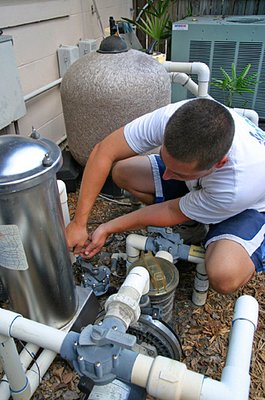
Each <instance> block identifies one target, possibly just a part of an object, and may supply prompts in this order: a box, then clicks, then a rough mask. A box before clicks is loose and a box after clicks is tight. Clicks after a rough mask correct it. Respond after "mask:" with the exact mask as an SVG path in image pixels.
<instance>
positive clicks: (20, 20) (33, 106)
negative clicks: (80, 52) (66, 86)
mask: <svg viewBox="0 0 265 400" xmlns="http://www.w3.org/2000/svg"><path fill="white" fill-rule="evenodd" d="M96 4H97V8H98V12H99V15H100V20H101V23H102V26H103V29H106V28H107V27H108V24H109V17H110V16H114V18H116V19H118V18H120V17H121V16H125V17H129V18H130V17H131V16H132V14H131V8H132V1H131V0H97V1H96ZM92 7H94V3H93V1H92V0H46V1H43V0H9V1H3V0H0V27H1V28H2V29H3V34H4V35H11V36H12V38H13V44H14V51H15V56H16V62H17V67H18V71H19V77H20V81H21V86H22V90H23V95H24V96H25V95H27V94H29V93H31V92H32V91H34V90H36V89H39V88H40V87H42V86H45V85H47V84H49V83H50V82H53V81H55V80H57V79H58V78H59V69H58V61H57V49H58V47H59V46H60V45H76V44H77V43H78V42H79V40H80V39H95V40H96V41H97V45H98V46H99V44H100V42H101V40H102V39H103V32H102V29H101V26H100V24H99V19H98V16H97V14H96V13H95V12H92ZM26 108H27V114H26V115H25V116H24V117H23V118H21V119H20V120H19V121H18V128H19V132H20V134H21V135H23V136H27V135H29V134H30V132H31V128H32V126H34V128H35V129H37V130H39V131H40V132H41V134H42V135H43V136H45V137H48V138H50V139H52V140H54V141H56V142H59V141H60V140H61V139H62V138H63V137H64V136H65V134H66V132H65V126H64V119H63V114H62V106H61V97H60V90H59V87H57V88H54V89H51V90H49V91H48V92H45V93H43V94H41V95H39V96H38V97H36V98H34V99H32V100H29V101H27V103H26ZM8 131H9V132H13V131H14V128H13V127H12V126H11V127H9V129H8ZM5 132H6V130H5ZM1 133H4V132H1Z"/></svg>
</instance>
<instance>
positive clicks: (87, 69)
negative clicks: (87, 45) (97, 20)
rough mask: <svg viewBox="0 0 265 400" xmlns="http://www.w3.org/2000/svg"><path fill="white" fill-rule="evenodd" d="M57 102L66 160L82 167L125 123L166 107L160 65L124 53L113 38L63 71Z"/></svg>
mask: <svg viewBox="0 0 265 400" xmlns="http://www.w3.org/2000/svg"><path fill="white" fill-rule="evenodd" d="M61 98H62V105H63V113H64V119H65V126H66V132H67V140H68V145H69V149H70V152H71V154H72V155H73V157H74V158H75V159H76V161H77V162H78V163H79V164H81V165H82V166H84V165H85V163H86V161H87V158H88V156H89V153H90V152H91V150H92V149H93V147H94V146H95V144H96V143H98V142H100V141H101V140H102V139H104V138H105V137H106V136H107V135H108V134H110V133H111V132H113V131H114V130H116V129H118V128H120V127H122V126H124V125H125V124H126V123H128V122H130V121H132V120H133V119H135V118H137V117H139V116H140V115H143V114H146V113H148V112H151V111H153V110H155V109H157V108H159V107H162V106H165V105H166V104H169V103H170V102H171V82H170V77H169V74H168V73H167V72H166V70H165V68H164V67H163V65H161V64H160V63H159V62H158V61H156V60H155V59H154V58H152V56H150V55H147V54H145V53H144V52H141V51H138V50H133V49H130V50H128V48H127V45H126V42H125V41H124V40H123V39H122V38H121V37H119V36H116V35H113V36H109V37H107V38H106V39H104V40H103V41H102V43H101V45H100V48H99V50H98V51H97V52H93V53H89V54H87V55H85V56H84V57H81V58H80V59H79V60H77V61H76V62H75V63H73V64H72V65H71V66H70V68H69V69H68V70H67V71H66V73H65V75H64V77H63V80H62V83H61Z"/></svg>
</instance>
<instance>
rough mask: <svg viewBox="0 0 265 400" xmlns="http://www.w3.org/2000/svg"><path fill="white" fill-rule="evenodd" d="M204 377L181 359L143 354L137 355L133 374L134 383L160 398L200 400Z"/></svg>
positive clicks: (165, 399) (167, 399) (164, 399)
mask: <svg viewBox="0 0 265 400" xmlns="http://www.w3.org/2000/svg"><path fill="white" fill-rule="evenodd" d="M203 379H204V376H203V375H201V374H198V373H197V372H192V371H189V370H188V369H187V367H186V365H185V364H183V363H181V362H179V361H176V360H171V359H169V358H167V357H162V356H157V357H155V358H152V357H149V356H145V355H143V354H139V355H138V356H137V358H136V360H135V363H134V366H133V370H132V374H131V382H132V383H133V384H135V385H138V386H140V387H144V388H146V391H147V393H148V394H149V395H151V396H153V397H155V398H156V399H160V400H200V399H201V397H200V393H201V388H202V382H203ZM203 400H204V398H203ZM223 400H224V399H223ZM225 400H226V399H225Z"/></svg>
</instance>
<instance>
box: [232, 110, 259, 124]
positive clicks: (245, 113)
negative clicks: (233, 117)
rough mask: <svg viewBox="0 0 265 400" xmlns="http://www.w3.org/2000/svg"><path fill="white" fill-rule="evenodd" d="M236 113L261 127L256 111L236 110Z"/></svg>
mask: <svg viewBox="0 0 265 400" xmlns="http://www.w3.org/2000/svg"><path fill="white" fill-rule="evenodd" d="M234 111H236V112H237V113H238V114H240V115H242V116H243V117H246V118H248V119H249V120H250V121H251V122H253V124H255V125H256V126H259V114H258V113H257V112H256V111H255V110H251V109H248V108H234Z"/></svg>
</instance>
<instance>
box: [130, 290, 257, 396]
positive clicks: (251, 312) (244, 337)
mask: <svg viewBox="0 0 265 400" xmlns="http://www.w3.org/2000/svg"><path fill="white" fill-rule="evenodd" d="M257 321H258V303H257V301H256V300H255V299H254V298H253V297H251V296H248V295H244V296H241V297H240V298H239V299H238V300H237V302H236V305H235V311H234V317H233V325H232V329H231V332H230V343H229V348H228V355H227V359H226V364H225V367H224V369H223V373H222V377H221V382H218V381H215V380H213V379H211V378H207V377H204V376H203V375H201V374H197V373H196V372H192V371H188V370H187V367H186V366H185V364H183V363H180V362H178V361H175V360H170V359H168V358H166V357H161V356H158V357H156V358H151V357H148V356H145V355H142V354H139V355H138V356H137V358H136V360H135V363H134V366H133V369H132V374H131V382H132V383H134V384H136V385H138V386H141V387H144V388H146V389H147V393H148V394H150V395H152V396H154V397H155V398H158V399H160V400H248V398H249V386H250V377H249V367H250V361H251V350H252V343H253V337H254V331H255V329H256V327H257Z"/></svg>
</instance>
